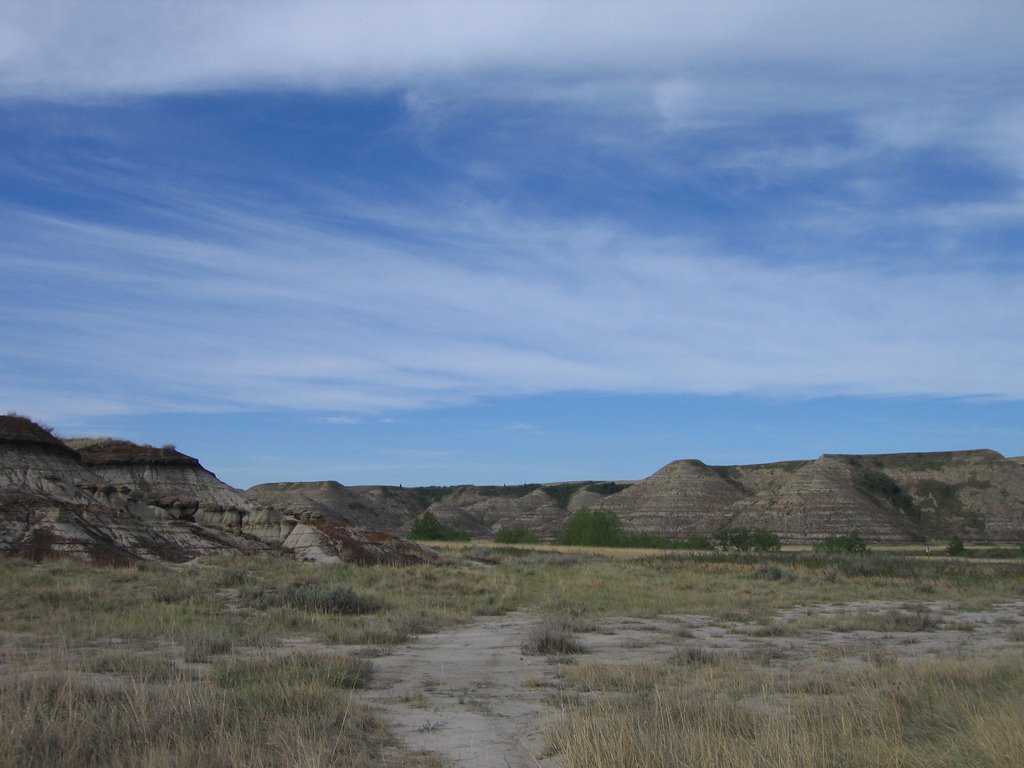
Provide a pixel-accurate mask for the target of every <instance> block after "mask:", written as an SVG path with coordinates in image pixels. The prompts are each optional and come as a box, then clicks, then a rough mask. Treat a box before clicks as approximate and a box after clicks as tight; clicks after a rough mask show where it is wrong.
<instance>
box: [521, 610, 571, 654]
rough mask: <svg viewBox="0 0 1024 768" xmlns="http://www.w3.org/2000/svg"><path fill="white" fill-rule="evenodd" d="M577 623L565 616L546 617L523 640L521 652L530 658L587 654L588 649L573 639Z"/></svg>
mask: <svg viewBox="0 0 1024 768" xmlns="http://www.w3.org/2000/svg"><path fill="white" fill-rule="evenodd" d="M575 629H576V622H575V621H574V620H573V619H571V618H569V617H565V616H546V617H545V618H544V620H543V621H542V622H541V624H540V625H539V626H537V627H535V628H534V629H533V631H532V632H530V635H529V636H528V637H527V638H526V639H525V640H523V643H522V646H521V650H522V652H523V653H525V654H527V655H528V656H567V655H570V654H574V653H585V652H586V648H584V647H583V645H582V644H581V643H580V641H579V640H577V639H576V638H575V637H573V632H574V631H575Z"/></svg>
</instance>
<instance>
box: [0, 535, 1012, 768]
mask: <svg viewBox="0 0 1024 768" xmlns="http://www.w3.org/2000/svg"><path fill="white" fill-rule="evenodd" d="M445 553H446V554H445V557H444V558H443V560H442V561H441V562H440V563H438V564H435V565H428V566H412V567H370V568H359V567H355V566H349V565H320V566H314V565H307V564H298V563H294V562H292V561H288V560H284V559H277V558H249V559H245V558H241V557H237V558H211V559H206V560H200V561H197V562H194V563H190V564H188V565H185V566H175V567H170V566H165V565H160V564H150V565H146V566H144V567H133V568H123V569H101V568H94V567H91V566H88V565H83V564H78V563H73V562H67V561H63V562H60V561H50V562H45V563H42V564H34V563H29V562H26V561H21V560H13V559H12V560H0V765H3V766H8V765H10V766H14V765H26V766H34V765H39V766H43V765H48V766H49V765H54V766H101V765H103V766H106V765H114V766H117V765H123V766H129V765H131V766H145V767H155V766H172V765H183V764H189V763H193V764H201V765H210V766H271V765H274V766H277V765H281V766H284V765H289V766H291V765H302V766H342V765H344V766H356V767H357V768H358V767H359V766H364V765H417V764H421V765H429V764H431V763H432V758H430V757H429V756H423V755H415V754H412V753H410V752H409V751H408V749H407V748H406V746H403V745H400V744H397V743H396V742H395V741H394V739H393V738H392V737H391V736H390V735H389V733H388V730H387V728H385V727H384V725H383V724H382V723H381V721H380V719H379V718H378V717H377V716H376V715H375V714H374V712H373V711H372V710H371V709H370V708H368V707H367V706H366V705H364V704H363V703H361V701H360V698H359V695H358V690H359V688H360V687H361V686H363V685H365V684H366V683H367V681H370V680H372V679H373V664H372V662H370V661H368V660H367V658H366V657H367V656H368V655H372V654H373V653H377V652H380V651H379V649H381V648H384V649H386V648H390V647H397V646H400V645H401V644H402V643H405V642H407V641H408V639H409V637H410V635H413V634H420V633H426V632H433V631H437V630H440V629H443V628H446V627H452V626H455V625H460V624H466V623H469V622H472V621H475V620H476V619H477V617H483V616H496V615H500V614H503V613H506V612H508V611H511V610H514V609H528V610H529V611H531V612H535V613H537V614H539V615H540V616H541V617H547V621H546V625H547V626H554V627H561V628H562V630H563V631H564V632H563V633H564V634H565V635H566V636H568V639H569V640H571V639H572V636H573V634H574V633H575V632H577V631H585V629H586V627H587V626H588V624H590V623H592V622H594V621H598V622H602V621H603V622H606V623H607V622H612V623H614V621H616V620H617V619H618V618H630V617H633V618H636V619H650V618H653V617H660V616H674V617H679V616H684V617H686V616H689V617H695V616H696V617H701V621H703V622H705V623H711V624H714V625H716V626H718V625H722V626H725V625H727V624H728V623H730V622H732V623H735V624H737V625H742V628H743V632H746V633H747V636H749V637H755V638H756V637H760V636H763V637H764V638H766V639H767V640H771V641H773V642H774V641H775V640H776V639H777V638H783V639H786V638H793V637H797V636H802V635H806V634H808V633H820V632H838V633H857V632H874V633H882V634H886V633H888V634H889V635H894V634H895V635H899V636H900V637H904V636H905V637H916V636H917V634H919V633H927V632H935V631H936V629H937V627H942V626H944V624H943V622H944V619H943V617H942V614H941V611H937V610H932V609H931V608H929V609H928V610H927V611H922V610H918V609H916V608H915V606H921V605H924V604H927V605H929V606H936V605H940V604H941V606H942V610H945V611H950V612H952V611H985V610H986V609H987V608H990V607H991V606H993V605H997V604H1002V603H1008V602H1012V601H1019V600H1021V599H1022V597H1024V564H1022V563H1021V562H1019V561H1013V560H1005V561H999V560H992V561H989V560H984V561H981V560H962V559H951V558H943V557H930V558H923V557H915V556H910V555H907V554H901V553H875V554H870V555H866V556H825V555H819V554H814V553H808V552H780V553H773V554H768V555H735V554H728V555H725V554H721V553H675V554H665V553H662V552H657V551H650V552H644V551H635V550H634V551H621V550H619V551H611V552H606V551H587V550H581V549H576V548H573V549H571V550H566V549H564V548H553V547H545V546H536V547H482V546H479V545H470V546H458V547H455V546H452V547H447V548H446V549H445ZM872 603H879V604H884V605H886V606H889V607H887V608H885V609H879V610H865V609H863V608H856V609H854V608H851V609H849V610H839V609H836V610H834V611H831V612H827V611H820V612H816V611H813V610H809V609H808V606H820V605H832V606H840V607H841V606H851V605H856V606H864V605H870V604H872ZM894 605H895V606H902V607H899V608H893V607H891V606H894ZM1018 618H1019V619H1020V626H1014V627H1009V628H1008V629H1007V632H1010V633H1012V632H1017V633H1018V635H1017V636H1018V637H1019V639H1020V640H1021V641H1024V629H1022V627H1024V616H1020V617H1018ZM962 623H963V622H961V624H962ZM961 630H962V631H963V632H969V630H970V627H968V626H961V627H960V628H959V629H958V630H957V631H961ZM736 631H737V632H739V629H737V630H736ZM950 631H952V630H950ZM678 641H679V652H678V653H675V654H673V655H672V656H669V657H666V658H658V659H656V660H648V661H641V662H639V663H633V662H629V663H605V662H603V661H600V660H588V658H587V656H586V655H581V656H580V657H579V659H580V660H579V661H578V662H577V663H575V664H568V665H560V666H559V671H558V672H557V674H558V676H559V679H558V687H557V691H558V696H559V697H560V698H558V699H557V702H556V703H558V704H559V705H560V706H561V707H562V712H563V715H562V718H561V720H560V721H559V722H558V723H557V724H556V725H555V726H553V727H552V729H551V731H550V734H549V739H550V748H551V750H552V751H556V752H558V753H559V754H560V755H561V759H562V761H563V763H564V765H565V766H567V768H573V767H574V766H594V767H596V768H602V767H603V766H655V767H656V766H662V765H664V766H669V765H673V766H676V765H683V766H685V765H694V766H697V765H721V766H762V765H763V766H769V765H771V766H782V767H786V766H812V765H813V766H861V765H864V766H876V765H877V766H882V765H896V766H917V765H921V766H924V765H939V766H945V765H949V766H952V765H977V766H1010V765H1014V766H1016V765H1019V764H1021V762H1022V758H1024V742H1022V738H1024V737H1022V735H1021V731H1020V728H1019V723H1020V722H1021V721H1022V717H1024V656H1022V651H1021V645H1020V644H1019V643H1018V644H1017V645H1013V644H1012V643H1011V644H1010V645H1008V646H1006V647H1002V648H1000V650H999V652H998V653H995V652H993V653H989V654H985V655H983V656H979V655H964V654H959V655H953V656H951V657H950V658H937V657H936V656H935V655H934V654H932V655H930V656H928V657H927V658H921V659H913V658H902V657H901V658H900V659H894V658H893V657H892V656H891V655H886V654H881V655H878V658H873V657H870V656H865V658H867V659H868V661H867V662H865V663H858V664H843V663H836V660H835V658H827V659H826V658H822V659H820V660H819V661H818V662H813V663H811V662H801V663H800V664H782V665H778V664H774V665H773V664H772V663H766V661H765V659H763V658H762V659H754V658H750V657H747V656H744V655H742V654H730V653H723V652H720V651H715V652H704V651H703V650H702V646H701V644H700V643H696V642H695V641H693V640H687V639H686V638H685V633H684V632H682V631H681V632H680V634H679V639H678ZM908 642H909V641H908ZM584 645H585V643H584ZM544 647H545V646H543V645H538V648H539V649H540V652H542V653H543V652H545V651H544V650H543V649H544ZM565 647H566V648H567V649H568V650H569V651H570V653H571V652H572V651H574V650H578V647H577V646H575V645H574V644H572V643H571V642H570V643H568V644H567V645H566V646H565ZM766 647H768V646H766ZM908 647H909V646H908ZM373 649H378V650H373ZM768 661H769V662H770V661H771V659H770V658H769V659H768Z"/></svg>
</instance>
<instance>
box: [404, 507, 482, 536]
mask: <svg viewBox="0 0 1024 768" xmlns="http://www.w3.org/2000/svg"><path fill="white" fill-rule="evenodd" d="M409 538H410V539H412V540H414V541H469V539H470V537H469V534H468V533H466V532H465V531H461V530H459V529H458V528H453V527H452V526H450V525H445V524H444V523H442V522H441V521H440V520H438V519H437V518H436V517H434V515H433V513H431V512H424V513H423V514H422V515H420V516H419V517H417V518H416V520H415V522H413V524H412V528H410V529H409Z"/></svg>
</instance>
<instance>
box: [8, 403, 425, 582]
mask: <svg viewBox="0 0 1024 768" xmlns="http://www.w3.org/2000/svg"><path fill="white" fill-rule="evenodd" d="M69 443H70V445H68V444H65V443H63V442H62V441H60V440H58V439H57V438H56V437H54V436H53V435H52V434H51V433H50V431H48V430H46V429H44V428H42V427H40V426H39V425H37V424H34V423H33V422H32V421H30V420H29V419H27V418H24V417H20V416H10V415H9V416H3V417H0V553H7V554H20V555H22V556H26V557H30V558H34V559H41V558H44V557H58V556H66V557H75V558H79V559H85V560H91V561H96V562H104V563H118V564H126V563H131V562H135V561H138V560H147V559H161V560H170V561H175V562H181V561H184V560H188V559H190V558H192V557H195V556H197V555H201V554H208V553H216V552H244V553H248V554H256V553H264V554H267V553H274V552H278V551H288V552H291V553H292V554H293V555H295V556H296V557H300V558H303V559H311V560H321V561H323V560H342V559H345V560H353V561H357V562H364V563H368V562H405V561H420V560H424V559H429V558H432V557H433V556H434V553H432V552H431V551H430V550H427V549H426V548H424V547H421V546H419V545H416V544H411V543H409V542H402V541H400V540H397V539H395V538H394V537H392V536H390V535H388V534H385V533H380V534H378V533H371V532H368V531H362V530H355V529H350V528H348V527H347V526H342V525H337V524H331V523H328V522H325V521H309V522H302V521H301V520H299V519H297V518H294V517H288V516H285V515H281V514H279V513H276V512H274V511H272V510H268V509H266V508H263V507H260V506H259V505H257V504H254V503H253V502H251V501H250V500H248V499H246V498H245V496H244V495H243V494H242V493H241V492H240V491H238V490H236V489H234V488H231V487H230V486H228V485H226V484H224V483H222V482H221V481H219V480H218V479H217V478H216V477H215V476H214V475H213V474H212V473H211V472H208V471H207V470H206V469H204V468H203V467H202V465H200V463H199V462H198V461H197V460H196V459H194V458H192V457H190V456H185V455H184V454H181V453H179V452H178V451H176V450H174V449H173V448H171V447H165V448H154V447H152V446H140V445H135V444H133V443H130V442H127V441H120V440H110V439H99V440H94V439H82V440H72V441H69ZM76 448H77V450H76Z"/></svg>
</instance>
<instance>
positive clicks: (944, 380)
mask: <svg viewBox="0 0 1024 768" xmlns="http://www.w3.org/2000/svg"><path fill="white" fill-rule="evenodd" d="M445 210H447V213H446V214H444V216H443V217H442V216H441V213H442V212H443V211H445ZM406 214H407V215H406ZM361 216H363V217H365V218H372V217H373V216H374V212H373V209H372V208H371V207H370V206H366V207H365V208H364V209H363V210H362V211H361ZM467 216H468V217H469V218H470V219H471V220H472V221H473V222H474V224H473V226H471V227H468V228H467V227H465V226H464V225H459V224H458V223H457V222H459V221H462V220H464V219H465V217H467ZM199 218H200V219H202V220H211V221H212V220H220V221H222V222H229V224H224V225H222V227H221V228H218V229H217V230H216V231H215V233H213V234H210V235H209V236H205V237H204V236H201V235H198V234H196V233H194V232H193V233H192V234H190V235H189V236H188V237H187V238H184V237H176V236H169V235H158V234H154V233H145V232H135V231H130V230H127V229H123V228H114V227H110V226H99V225H95V224H93V225H88V226H86V225H82V224H81V223H79V222H74V221H70V220H63V219H58V218H49V219H40V218H38V217H33V216H27V215H20V214H13V215H9V216H8V217H7V222H6V224H5V227H6V230H7V232H8V233H9V244H8V245H7V246H6V247H5V248H4V249H3V250H0V264H2V265H3V268H4V272H5V274H7V275H8V276H9V280H11V281H13V282H9V283H8V286H11V285H13V286H15V290H8V291H7V292H6V293H7V294H9V295H6V296H5V302H4V305H3V307H2V308H0V323H2V324H3V325H4V327H5V328H8V329H10V330H9V331H8V332H7V333H5V334H4V335H3V337H2V339H0V360H3V361H4V368H5V369H6V370H7V371H8V374H7V376H6V377H0V399H2V400H3V401H4V402H5V403H10V404H11V407H18V408H22V409H25V410H28V411H30V412H33V413H40V414H43V415H44V416H45V417H46V418H54V415H52V414H54V413H55V411H59V410H60V409H61V408H64V407H65V406H63V405H61V402H62V399H63V398H65V397H66V396H67V394H68V392H67V391H66V389H67V387H66V386H65V384H64V383H65V382H69V381H71V382H74V387H75V390H76V392H77V395H76V397H75V399H74V400H72V401H69V402H68V404H67V405H66V410H67V413H58V414H57V415H59V416H61V417H66V416H67V415H72V414H73V415H83V414H82V413H79V411H82V412H84V415H93V414H102V413H110V412H117V411H120V412H140V411H150V412H152V411H174V410H197V411H205V410H248V409H257V410H258V409H281V408H284V409H309V410H317V411H320V412H323V413H328V414H330V413H333V414H342V415H341V416H338V417H328V418H340V419H343V420H345V421H344V422H339V423H348V420H349V419H358V418H360V414H365V413H372V412H378V413H379V412H382V411H384V412H387V411H394V410H398V409H404V408H418V407H426V406H434V405H444V404H457V403H464V402H468V401H472V400H474V399H477V398H482V397H490V396H504V395H529V394H537V393H548V392H558V391H593V392H610V393H641V392H662V393H708V394H726V393H735V392H748V393H777V394H785V395H796V396H802V395H813V394H821V393H847V394H859V395H903V394H906V395H942V396H945V395H954V396H955V395H993V396H1000V397H1011V398H1021V397H1024V386H1022V382H1024V370H1022V369H1021V360H1024V354H1022V352H1024V349H1022V343H1021V341H1020V335H1019V333H1018V332H1017V329H1019V328H1020V327H1021V326H1022V323H1024V275H1022V274H1021V273H1020V272H1019V271H1012V272H1004V273H1002V274H994V273H992V274H986V273H984V272H982V271H980V270H978V271H974V270H971V269H965V268H963V267H962V266H961V267H949V266H945V267H941V266H934V267H933V268H932V269H931V270H930V271H921V270H920V269H910V268H901V267H899V266H898V265H897V266H889V267H885V266H879V265H878V264H877V263H856V262H850V263H848V264H847V265H845V266H837V264H836V263H832V264H829V263H820V262H819V263H817V264H808V263H806V262H792V263H777V264H774V265H773V264H768V263H764V262H759V261H756V260H753V259H749V258H738V257H735V256H729V255H723V254H716V253H712V252H708V251H706V250H701V249H700V248H698V247H697V246H695V245H694V244H693V243H692V242H688V241H686V240H685V239H674V238H656V237H651V236H646V235H644V234H642V233H638V232H635V231H631V230H629V229H628V228H625V227H621V226H616V225H614V224H612V223H609V222H586V221H583V222H564V221H544V220H537V219H528V218H522V217H516V216H513V215H511V214H508V213H505V212H503V211H501V210H500V209H496V208H493V207H487V206H479V205H477V206H476V207H474V206H473V205H471V204H467V203H465V202H463V201H458V202H455V201H452V202H450V204H449V205H448V206H447V208H446V207H445V206H440V207H438V206H435V207H433V208H431V209H430V210H429V211H424V210H417V209H415V208H412V209H409V210H408V211H400V210H387V211H382V214H381V218H380V221H379V222H378V223H385V224H386V225H387V227H389V228H390V230H389V231H390V233H391V234H398V235H401V234H403V232H395V230H394V228H393V222H394V221H404V222H405V224H404V226H405V227H406V230H405V232H404V234H410V233H413V232H418V234H419V235H420V236H419V237H418V238H409V240H413V239H415V240H416V241H417V242H420V243H429V245H418V246H411V245H402V243H404V242H406V239H405V238H403V237H391V236H389V235H387V236H386V235H381V236H379V237H372V236H368V235H365V234H354V233H353V232H352V231H347V230H345V229H339V228H331V227H326V226H324V225H322V224H314V223H311V221H308V220H305V219H302V218H300V217H294V216H283V215H282V214H281V213H280V212H272V211H264V212H262V213H261V215H253V213H252V212H245V213H243V212H240V211H230V210H228V211H225V210H221V209H211V210H207V211H205V213H204V214H203V215H201V216H200V217H199ZM224 227H229V229H230V232H228V231H226V230H225V228H224ZM441 233H447V234H444V235H443V236H442V234H441ZM226 241H227V242H226ZM598 243H599V244H600V247H596V245H595V244H598ZM921 263H924V264H927V260H924V261H923V262H921ZM917 266H918V267H920V263H919V264H918V265H917ZM44 277H45V281H44V282H45V283H46V284H47V285H48V288H47V289H46V290H47V291H48V295H49V297H50V298H49V299H48V301H46V302H44V303H43V304H42V305H41V304H40V303H39V300H38V296H28V295H26V296H24V297H23V296H22V295H21V292H20V291H19V290H17V286H19V285H21V286H27V285H30V284H38V281H39V280H40V279H41V278H44ZM65 280H67V281H68V283H69V284H70V285H73V286H74V289H73V290H71V291H68V290H66V289H62V288H61V284H62V283H63V282H64V281H65ZM58 302H59V303H58ZM12 371H17V372H18V373H17V378H14V374H13V373H11V372H12Z"/></svg>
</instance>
